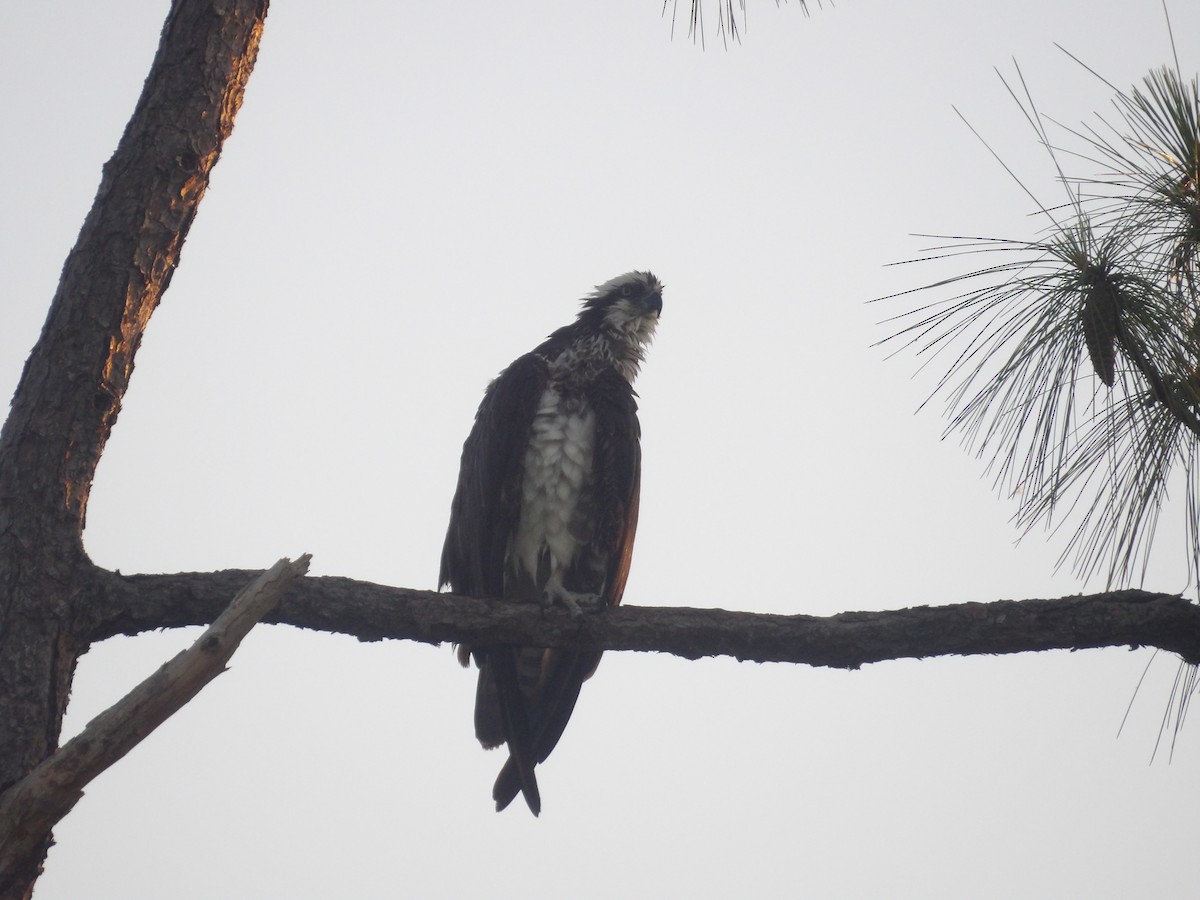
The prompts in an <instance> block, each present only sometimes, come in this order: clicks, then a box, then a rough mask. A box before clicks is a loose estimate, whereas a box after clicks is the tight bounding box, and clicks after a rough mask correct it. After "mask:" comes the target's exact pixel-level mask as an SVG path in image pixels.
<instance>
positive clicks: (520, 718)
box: [438, 272, 663, 816]
mask: <svg viewBox="0 0 1200 900" xmlns="http://www.w3.org/2000/svg"><path fill="white" fill-rule="evenodd" d="M662 290H663V286H662V283H661V282H660V281H659V280H658V279H657V278H655V277H654V275H652V274H651V273H650V272H628V273H626V274H624V275H619V276H617V277H616V278H613V279H612V280H611V281H608V282H605V283H604V284H602V285H599V286H598V287H597V288H596V290H595V292H593V293H592V294H591V295H589V296H588V297H587V298H585V299H584V301H583V308H582V309H581V310H580V312H579V314H578V316H577V317H576V319H575V321H574V322H572V323H571V324H570V325H566V326H564V327H562V328H560V329H558V330H557V331H555V332H554V333H553V334H551V335H550V336H549V337H548V338H547V339H546V340H545V341H544V342H543V343H541V344H540V345H539V346H538V347H536V348H535V349H534V350H533V351H532V352H530V353H526V354H525V355H524V356H521V357H519V358H518V359H517V360H515V361H514V362H513V363H512V364H511V365H510V366H509V367H508V368H507V369H505V370H504V371H503V372H501V373H500V374H499V375H498V376H497V377H496V379H495V380H494V381H492V383H491V384H489V385H488V387H487V390H486V392H485V393H484V397H483V401H482V402H481V403H480V405H479V411H478V412H477V413H476V414H475V424H474V426H473V427H472V429H471V433H470V435H468V437H467V440H466V442H465V443H464V444H463V452H462V463H461V466H460V469H459V475H458V487H457V489H456V490H455V493H454V501H453V503H452V504H451V508H450V527H449V528H448V529H447V532H446V543H445V546H444V547H443V549H442V565H441V573H440V575H439V579H438V580H439V587H444V586H446V585H449V586H450V589H451V590H452V591H453V592H454V593H456V594H464V595H467V596H471V597H485V598H495V599H500V600H513V601H524V602H537V603H540V604H542V606H543V608H546V607H549V606H551V605H554V604H559V605H561V606H564V607H566V608H567V609H568V610H570V611H571V612H572V614H575V615H578V614H579V613H580V611H581V610H585V609H600V608H603V607H605V606H609V605H616V604H618V603H620V602H621V594H622V593H623V592H624V589H625V579H626V577H627V576H628V574H629V561H630V557H631V555H632V553H633V536H634V531H635V530H636V528H637V517H638V489H639V486H640V481H641V448H640V445H639V440H640V436H641V429H640V426H639V424H638V417H637V402H636V400H635V397H636V396H637V395H636V394H635V393H634V390H633V381H634V379H635V378H636V377H637V373H638V367H639V365H640V364H641V362H642V359H643V356H644V353H645V351H646V347H647V345H648V344H649V343H650V340H651V338H652V337H653V335H654V328H655V326H656V325H657V324H658V317H659V313H660V312H661V311H662ZM458 658H459V661H460V662H461V663H462V664H463V665H464V666H466V665H469V663H470V660H471V659H472V658H474V660H475V662H476V664H477V665H478V666H479V683H478V686H477V689H476V694H475V736H476V737H477V738H478V739H479V742H480V743H481V744H483V746H484V747H485V748H489V749H490V748H493V747H498V746H499V745H501V744H507V745H508V759H507V761H506V762H505V764H504V767H503V768H502V769H501V771H500V775H499V777H498V778H497V779H496V784H495V787H494V788H493V790H492V797H493V799H494V800H495V801H496V809H497V810H502V809H504V808H505V807H506V806H508V804H509V803H511V802H512V800H513V799H514V798H515V797H516V796H517V794H518V793H520V794H523V795H524V797H525V802H526V803H527V804H528V805H529V808H530V810H532V811H533V814H534V815H535V816H536V815H537V814H538V813H539V812H540V810H541V799H540V797H539V794H538V786H537V778H536V776H535V775H534V767H535V766H536V765H537V764H538V763H541V762H543V761H545V759H546V757H547V756H549V755H550V751H552V750H553V749H554V747H555V745H556V744H557V743H558V739H559V737H561V736H562V732H563V729H564V728H565V727H566V724H567V720H568V719H570V717H571V712H572V710H574V708H575V701H576V699H577V698H578V696H579V689H580V687H581V686H582V685H583V682H584V681H585V680H586V679H587V678H588V677H590V676H591V674H592V672H593V671H594V670H595V668H596V666H597V664H598V663H599V662H600V653H599V652H596V651H584V650H562V649H559V650H555V649H547V648H544V647H525V646H512V645H489V646H473V647H466V646H461V647H459V648H458Z"/></svg>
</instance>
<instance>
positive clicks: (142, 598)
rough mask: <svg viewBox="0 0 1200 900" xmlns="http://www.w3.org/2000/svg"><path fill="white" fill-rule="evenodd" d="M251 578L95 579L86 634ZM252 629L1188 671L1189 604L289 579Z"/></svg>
mask: <svg viewBox="0 0 1200 900" xmlns="http://www.w3.org/2000/svg"><path fill="white" fill-rule="evenodd" d="M253 574H254V573H251V572H245V571H227V572H213V573H184V574H177V575H133V576H122V575H119V574H116V573H104V575H105V577H104V579H103V589H102V591H101V594H102V596H101V597H98V598H97V603H96V604H95V605H94V607H93V612H94V613H95V614H96V615H97V618H96V619H95V625H94V627H93V630H92V638H93V639H94V640H101V639H103V638H105V637H109V636H111V635H114V634H136V633H138V632H141V631H146V630H148V629H153V628H170V627H178V626H181V625H199V624H204V623H205V622H206V621H209V620H210V618H211V617H212V616H215V615H216V613H217V612H218V611H219V609H220V606H221V602H222V598H224V597H228V596H229V593H230V589H231V586H236V585H237V584H242V583H244V582H245V581H246V580H247V579H248V578H250V577H252V576H253ZM264 621H268V622H277V623H283V624H288V625H294V626H297V627H299V628H309V629H314V630H318V631H329V632H338V633H341V634H348V635H352V636H354V637H357V638H358V639H360V640H364V641H374V640H380V639H383V638H394V639H403V640H415V641H423V642H426V643H442V642H451V641H452V642H460V643H466V644H476V645H478V644H488V643H513V644H533V645H537V646H553V647H586V648H592V649H603V650H641V651H657V652H661V653H671V654H674V655H676V656H682V657H686V658H688V659H696V658H699V657H703V656H731V657H734V658H736V659H739V660H752V661H756V662H791V663H805V664H807V665H812V666H828V667H833V668H845V669H854V668H858V667H859V666H862V665H865V664H867V663H873V662H880V661H883V660H888V659H902V658H916V659H921V658H926V657H931V656H946V655H954V654H957V655H962V656H966V655H971V654H981V653H986V654H998V653H1022V652H1028V651H1037V650H1051V649H1056V648H1059V649H1074V650H1079V649H1088V648H1094V647H1121V646H1130V647H1139V646H1152V647H1158V648H1160V649H1162V650H1167V651H1169V652H1172V653H1177V654H1179V655H1180V656H1181V657H1182V658H1183V659H1185V660H1186V661H1188V662H1193V663H1196V662H1200V606H1197V605H1196V604H1193V603H1191V602H1189V601H1187V600H1185V599H1183V598H1182V597H1180V596H1178V595H1175V594H1156V593H1150V592H1146V591H1117V592H1110V593H1103V594H1092V595H1087V596H1073V597H1062V598H1059V599H1050V600H1019V601H1016V600H1000V601H995V602H991V603H958V604H953V605H949V606H919V607H913V608H911V609H902V610H893V611H883V612H846V613H840V614H838V615H835V616H828V617H822V616H805V615H796V616H781V615H766V614H762V613H748V612H730V611H727V610H723V609H687V608H665V607H655V608H651V607H635V606H622V607H617V608H614V609H608V610H604V611H601V612H598V613H585V614H584V615H583V616H582V617H581V618H579V619H572V618H571V617H570V616H569V615H568V614H567V613H565V612H563V611H561V610H558V609H553V610H549V611H547V612H544V613H543V612H542V611H541V610H540V608H539V607H537V606H536V605H525V604H513V603H498V602H493V601H488V600H478V599H473V598H469V597H459V596H455V595H452V594H440V593H436V592H433V591H417V590H410V589H408V588H398V587H386V586H383V585H378V584H371V583H369V582H361V581H353V580H351V579H347V578H335V577H323V578H306V579H304V580H303V581H301V582H299V583H297V584H296V585H295V587H294V588H293V589H292V590H291V591H290V592H289V594H288V596H287V597H286V598H285V599H284V600H283V602H282V603H281V604H280V605H279V606H278V607H277V608H276V609H275V610H274V612H272V613H271V614H270V615H269V616H268V617H267V618H266V619H264Z"/></svg>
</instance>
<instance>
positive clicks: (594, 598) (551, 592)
mask: <svg viewBox="0 0 1200 900" xmlns="http://www.w3.org/2000/svg"><path fill="white" fill-rule="evenodd" d="M556 603H557V604H560V605H561V606H563V607H564V608H565V609H566V610H567V612H568V613H570V614H571V618H572V619H578V618H579V617H580V616H582V615H583V612H584V610H585V609H587V610H596V609H599V608H600V595H599V594H581V593H579V592H577V591H568V590H567V589H566V588H562V587H558V588H546V590H544V591H542V609H543V610H545V609H549V608H550V607H552V606H554V605H555V604H556Z"/></svg>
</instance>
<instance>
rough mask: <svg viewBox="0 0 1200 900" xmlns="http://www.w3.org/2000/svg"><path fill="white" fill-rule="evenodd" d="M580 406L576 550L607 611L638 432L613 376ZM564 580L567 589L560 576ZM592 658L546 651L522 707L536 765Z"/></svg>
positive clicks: (618, 585) (631, 503)
mask: <svg viewBox="0 0 1200 900" xmlns="http://www.w3.org/2000/svg"><path fill="white" fill-rule="evenodd" d="M587 396H588V403H589V405H590V406H591V408H592V410H593V411H594V413H595V415H596V437H595V441H596V444H595V448H594V451H593V463H592V465H593V468H592V471H593V477H594V485H593V490H594V491H595V495H594V497H593V501H592V508H593V510H594V515H595V517H596V521H595V526H596V527H595V533H594V534H595V536H594V538H593V540H592V541H591V543H590V544H589V545H588V547H586V548H582V549H581V552H578V553H577V559H578V561H579V562H578V564H579V565H580V566H581V567H587V566H589V565H590V564H592V565H594V563H595V562H596V561H599V562H600V563H601V566H602V570H603V572H604V579H603V585H602V589H601V590H600V596H601V601H602V602H603V603H605V604H608V605H611V606H615V605H617V604H618V603H620V602H621V597H622V595H623V594H624V592H625V581H626V579H627V578H628V577H629V564H630V560H631V558H632V555H633V539H634V534H635V532H636V531H637V518H638V495H639V491H640V487H641V470H642V454H641V444H640V439H641V429H640V426H639V424H638V418H637V401H636V399H635V396H636V395H635V394H634V391H633V388H632V387H631V386H630V384H629V382H627V381H626V380H625V379H624V378H622V377H621V376H620V375H619V374H618V373H617V372H616V371H612V370H610V371H607V372H606V373H605V374H604V375H603V376H602V377H600V378H598V379H597V380H596V381H595V382H593V383H592V385H591V386H590V389H589V390H588V393H587ZM564 580H565V582H566V583H567V584H568V585H570V586H572V587H575V585H572V584H571V581H572V579H571V578H570V577H569V576H568V578H567V579H564ZM600 656H601V654H600V653H597V652H590V651H580V650H546V651H544V653H543V655H542V664H541V670H542V677H541V679H540V681H539V684H538V686H537V688H536V689H535V691H534V694H533V696H532V697H531V698H530V700H529V702H528V704H527V707H528V710H529V725H530V728H531V729H532V739H533V753H534V759H535V760H536V761H537V762H539V763H540V762H544V761H545V759H546V758H547V757H548V756H549V755H550V753H551V751H553V750H554V748H555V746H556V745H557V744H558V740H559V738H560V737H562V733H563V729H565V728H566V726H567V722H568V721H569V720H570V718H571V713H572V712H573V711H574V709H575V702H576V700H578V698H579V691H580V688H581V687H582V686H583V682H584V681H586V680H587V679H588V678H589V677H590V676H591V674H592V672H594V671H595V669H596V666H597V665H598V664H599V663H600ZM520 776H521V772H520V768H519V765H518V760H517V759H515V758H514V757H512V756H510V757H509V759H508V762H506V763H505V765H504V768H503V769H501V771H500V775H499V777H498V778H497V779H496V785H495V787H494V788H493V790H492V796H493V798H494V799H495V801H496V808H497V809H503V808H504V807H505V806H507V805H508V804H509V803H511V802H512V800H513V798H515V797H516V795H517V794H518V793H519V792H520V791H521V777H520Z"/></svg>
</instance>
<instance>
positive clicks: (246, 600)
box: [0, 556, 309, 887]
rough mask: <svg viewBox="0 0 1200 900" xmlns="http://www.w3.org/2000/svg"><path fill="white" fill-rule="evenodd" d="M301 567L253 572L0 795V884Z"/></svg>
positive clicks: (179, 703)
mask: <svg viewBox="0 0 1200 900" xmlns="http://www.w3.org/2000/svg"><path fill="white" fill-rule="evenodd" d="M308 562H309V557H307V556H302V557H300V559H298V560H297V561H296V562H291V561H290V560H286V559H281V560H280V561H279V562H277V563H276V564H275V565H274V566H272V567H271V568H270V569H268V570H267V571H266V572H263V573H261V574H259V575H258V576H257V577H256V578H254V580H253V582H252V583H251V584H249V585H246V586H245V587H244V588H243V589H242V590H241V591H240V592H239V593H238V594H237V596H236V597H234V599H233V602H232V603H230V604H229V607H228V608H227V609H226V610H225V611H224V612H222V613H221V614H220V615H219V616H217V617H216V621H214V622H213V624H212V625H211V626H209V628H208V629H207V630H206V631H205V632H204V634H202V635H201V636H200V638H199V639H198V640H197V641H196V642H195V643H194V644H192V646H190V647H188V648H187V649H186V650H184V651H182V652H181V653H179V654H178V655H176V656H175V657H174V658H173V659H172V660H170V661H169V662H167V663H165V664H164V665H163V666H162V667H161V668H159V669H158V670H157V671H156V672H154V673H153V674H152V675H151V676H150V677H149V678H147V679H146V680H145V681H143V682H142V683H141V684H139V685H138V686H137V687H135V688H134V689H133V690H132V691H130V692H129V693H128V694H126V695H125V696H124V697H123V698H121V699H120V700H118V701H117V702H116V703H115V704H114V705H113V706H112V707H110V708H109V709H107V710H105V711H104V712H102V713H101V714H100V715H98V716H97V717H96V718H95V719H93V720H92V721H91V722H89V723H88V726H87V727H86V728H85V729H84V730H83V731H82V732H81V733H80V734H79V735H77V736H76V737H74V738H72V739H71V740H69V741H67V743H66V744H64V745H63V746H62V747H60V748H59V749H58V750H56V751H55V752H54V753H53V754H51V755H50V756H49V757H47V758H46V759H45V760H43V761H42V762H41V764H40V765H38V766H37V768H35V769H34V770H33V771H32V772H30V773H29V774H28V775H26V776H25V777H24V778H22V779H21V780H20V781H18V782H17V783H16V784H14V785H13V786H12V787H11V788H9V789H8V790H6V791H5V792H4V793H3V795H0V886H4V887H7V885H8V884H9V883H10V881H11V880H12V879H13V877H14V874H15V873H16V872H18V871H19V870H20V868H21V867H22V866H23V865H24V863H25V861H26V858H27V856H28V854H29V853H31V852H33V851H34V850H35V849H36V848H37V847H39V846H40V845H41V844H42V843H43V842H44V841H45V839H46V835H48V834H49V833H50V829H51V828H53V827H54V826H55V825H56V824H57V823H58V822H59V821H60V820H61V819H62V817H63V816H65V815H66V814H67V813H68V812H70V811H71V809H72V808H73V807H74V806H75V804H76V803H78V802H79V799H80V798H81V797H82V796H83V789H84V787H85V786H87V784H88V783H89V782H91V780H92V779H93V778H95V777H96V776H97V775H99V774H100V773H101V772H103V771H104V770H105V769H107V768H108V767H109V766H111V765H112V764H113V763H115V762H116V761H117V760H119V759H121V758H122V757H123V756H125V754H127V753H128V752H129V751H130V750H132V749H133V748H134V747H136V746H137V745H138V744H139V743H141V741H142V740H143V739H144V738H145V737H146V736H147V735H148V734H150V732H152V731H153V730H154V729H155V728H157V727H158V726H159V725H161V724H162V723H163V722H165V721H166V720H167V719H168V718H169V717H170V716H171V715H173V714H174V713H175V712H176V711H178V710H179V709H180V708H182V707H183V705H184V704H186V703H187V702H188V701H189V700H191V699H192V698H193V697H195V696H196V694H198V693H200V691H201V689H202V688H203V687H204V686H205V685H207V684H208V683H209V682H210V681H212V680H213V679H214V678H216V677H217V676H218V675H220V674H221V673H222V672H223V671H225V664H226V663H227V662H228V661H229V658H230V657H231V656H233V652H234V651H235V650H236V649H237V648H238V646H239V645H240V644H241V642H242V639H243V638H244V637H245V636H246V635H247V634H249V633H250V629H251V628H253V627H254V626H255V625H256V624H257V623H258V622H259V621H260V620H261V619H262V617H263V615H264V614H265V613H266V612H267V611H268V610H270V609H271V608H273V607H274V606H275V605H276V604H277V603H278V602H279V599H280V597H282V596H283V594H284V592H285V591H286V590H287V587H288V585H290V584H291V583H292V582H293V581H295V580H296V579H298V578H301V577H302V576H303V575H304V574H305V573H306V572H307V571H308ZM230 593H232V591H230V592H228V593H226V595H225V596H226V598H227V599H228V597H229V594H230Z"/></svg>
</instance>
